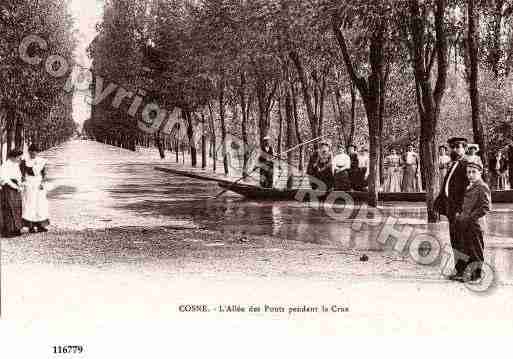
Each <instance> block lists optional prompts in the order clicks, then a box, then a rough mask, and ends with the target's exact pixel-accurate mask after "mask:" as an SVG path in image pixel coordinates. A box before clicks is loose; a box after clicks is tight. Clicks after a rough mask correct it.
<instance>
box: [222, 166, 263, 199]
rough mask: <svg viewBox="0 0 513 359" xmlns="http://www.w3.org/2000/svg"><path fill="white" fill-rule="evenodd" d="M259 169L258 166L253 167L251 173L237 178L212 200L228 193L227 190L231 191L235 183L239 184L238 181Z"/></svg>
mask: <svg viewBox="0 0 513 359" xmlns="http://www.w3.org/2000/svg"><path fill="white" fill-rule="evenodd" d="M259 168H260V167H258V166H255V168H253V170H252V171H251V172H249V173H248V174H247V175H245V176H242V177H241V178H239V179H238V180H237V181H235V182H233V183H231V184H230V185H229V186H228V187H227V188H225V189H223V190H222V191H221V192H219V193H218V194H217V195H216V196H215V197H214V199H216V198H218V197H219V196H221V195H222V194H224V193H225V192H228V191H229V190H231V189H232V187H233V186H235V185H236V184H237V183H239V182H240V181H242V180H243V179H244V178H246V177H249V176H250V175H251V174H252V173H253V172H255V171H256V170H257V169H259Z"/></svg>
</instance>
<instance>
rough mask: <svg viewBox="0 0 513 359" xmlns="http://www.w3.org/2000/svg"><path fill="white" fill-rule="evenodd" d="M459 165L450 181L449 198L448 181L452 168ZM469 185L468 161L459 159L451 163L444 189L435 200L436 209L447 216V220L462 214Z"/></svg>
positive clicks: (441, 189)
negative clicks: (446, 191)
mask: <svg viewBox="0 0 513 359" xmlns="http://www.w3.org/2000/svg"><path fill="white" fill-rule="evenodd" d="M456 164H457V165H458V167H456V169H455V170H454V173H453V175H452V177H451V178H450V180H449V191H448V192H449V196H447V195H446V193H445V187H446V185H447V180H448V178H449V175H450V174H451V171H452V166H455V165H456ZM468 184H469V181H468V178H467V161H466V160H465V158H462V159H459V160H458V161H455V162H453V163H451V165H450V166H449V169H448V170H447V174H446V175H445V178H444V183H443V186H442V188H440V194H439V195H438V197H437V199H436V200H435V209H436V210H437V211H438V213H440V214H443V215H444V216H447V218H449V219H452V218H454V216H455V215H456V213H459V212H462V210H463V200H464V198H465V190H466V188H467V186H468Z"/></svg>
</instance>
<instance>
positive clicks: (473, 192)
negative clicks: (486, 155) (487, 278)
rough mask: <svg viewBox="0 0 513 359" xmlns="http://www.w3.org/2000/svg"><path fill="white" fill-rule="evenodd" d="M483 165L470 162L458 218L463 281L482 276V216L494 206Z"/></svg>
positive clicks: (458, 256) (459, 256)
mask: <svg viewBox="0 0 513 359" xmlns="http://www.w3.org/2000/svg"><path fill="white" fill-rule="evenodd" d="M482 173H483V166H482V165H481V163H479V162H474V161H472V162H468V163H467V177H468V180H469V182H470V184H469V185H468V187H467V188H466V190H465V198H464V200H463V209H462V212H461V213H459V214H458V215H457V217H456V221H457V231H458V232H459V235H460V236H461V237H460V238H461V241H460V246H459V247H460V248H457V251H458V252H460V253H455V261H463V262H466V266H467V267H466V268H467V269H466V271H465V275H464V276H463V277H461V278H459V280H461V281H478V280H480V279H481V267H482V264H483V262H484V242H483V230H482V228H481V222H482V218H483V217H484V216H486V214H487V213H488V212H489V211H490V209H491V194H490V188H488V185H487V184H486V183H485V182H484V181H483V179H482Z"/></svg>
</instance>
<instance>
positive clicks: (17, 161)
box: [0, 145, 50, 237]
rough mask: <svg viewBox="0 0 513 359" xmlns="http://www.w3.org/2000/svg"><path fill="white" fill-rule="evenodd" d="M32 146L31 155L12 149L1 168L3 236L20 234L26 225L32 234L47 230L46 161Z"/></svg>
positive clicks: (0, 218)
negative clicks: (24, 155)
mask: <svg viewBox="0 0 513 359" xmlns="http://www.w3.org/2000/svg"><path fill="white" fill-rule="evenodd" d="M38 152H39V149H38V148H37V146H35V145H31V146H30V147H29V149H28V157H27V158H22V157H23V152H22V151H19V150H16V149H15V150H11V151H9V153H7V159H6V161H5V162H4V163H3V164H2V166H1V167H0V187H1V191H0V202H1V213H0V229H1V234H2V236H4V237H16V236H20V235H21V230H22V228H23V227H27V228H28V229H29V232H30V233H35V232H36V231H38V232H46V231H47V228H46V227H47V226H48V225H49V223H50V222H49V218H48V200H47V198H46V188H45V182H46V160H45V159H43V158H41V157H39V156H38Z"/></svg>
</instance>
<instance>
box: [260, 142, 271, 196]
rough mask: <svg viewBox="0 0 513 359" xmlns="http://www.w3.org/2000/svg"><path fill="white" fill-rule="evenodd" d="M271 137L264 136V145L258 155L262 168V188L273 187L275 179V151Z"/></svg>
mask: <svg viewBox="0 0 513 359" xmlns="http://www.w3.org/2000/svg"><path fill="white" fill-rule="evenodd" d="M270 141H271V138H270V137H269V136H265V137H264V138H263V147H262V151H261V153H260V156H259V157H258V167H259V168H260V186H261V187H262V188H273V180H274V162H273V156H274V151H273V148H272V146H271V143H270Z"/></svg>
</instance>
